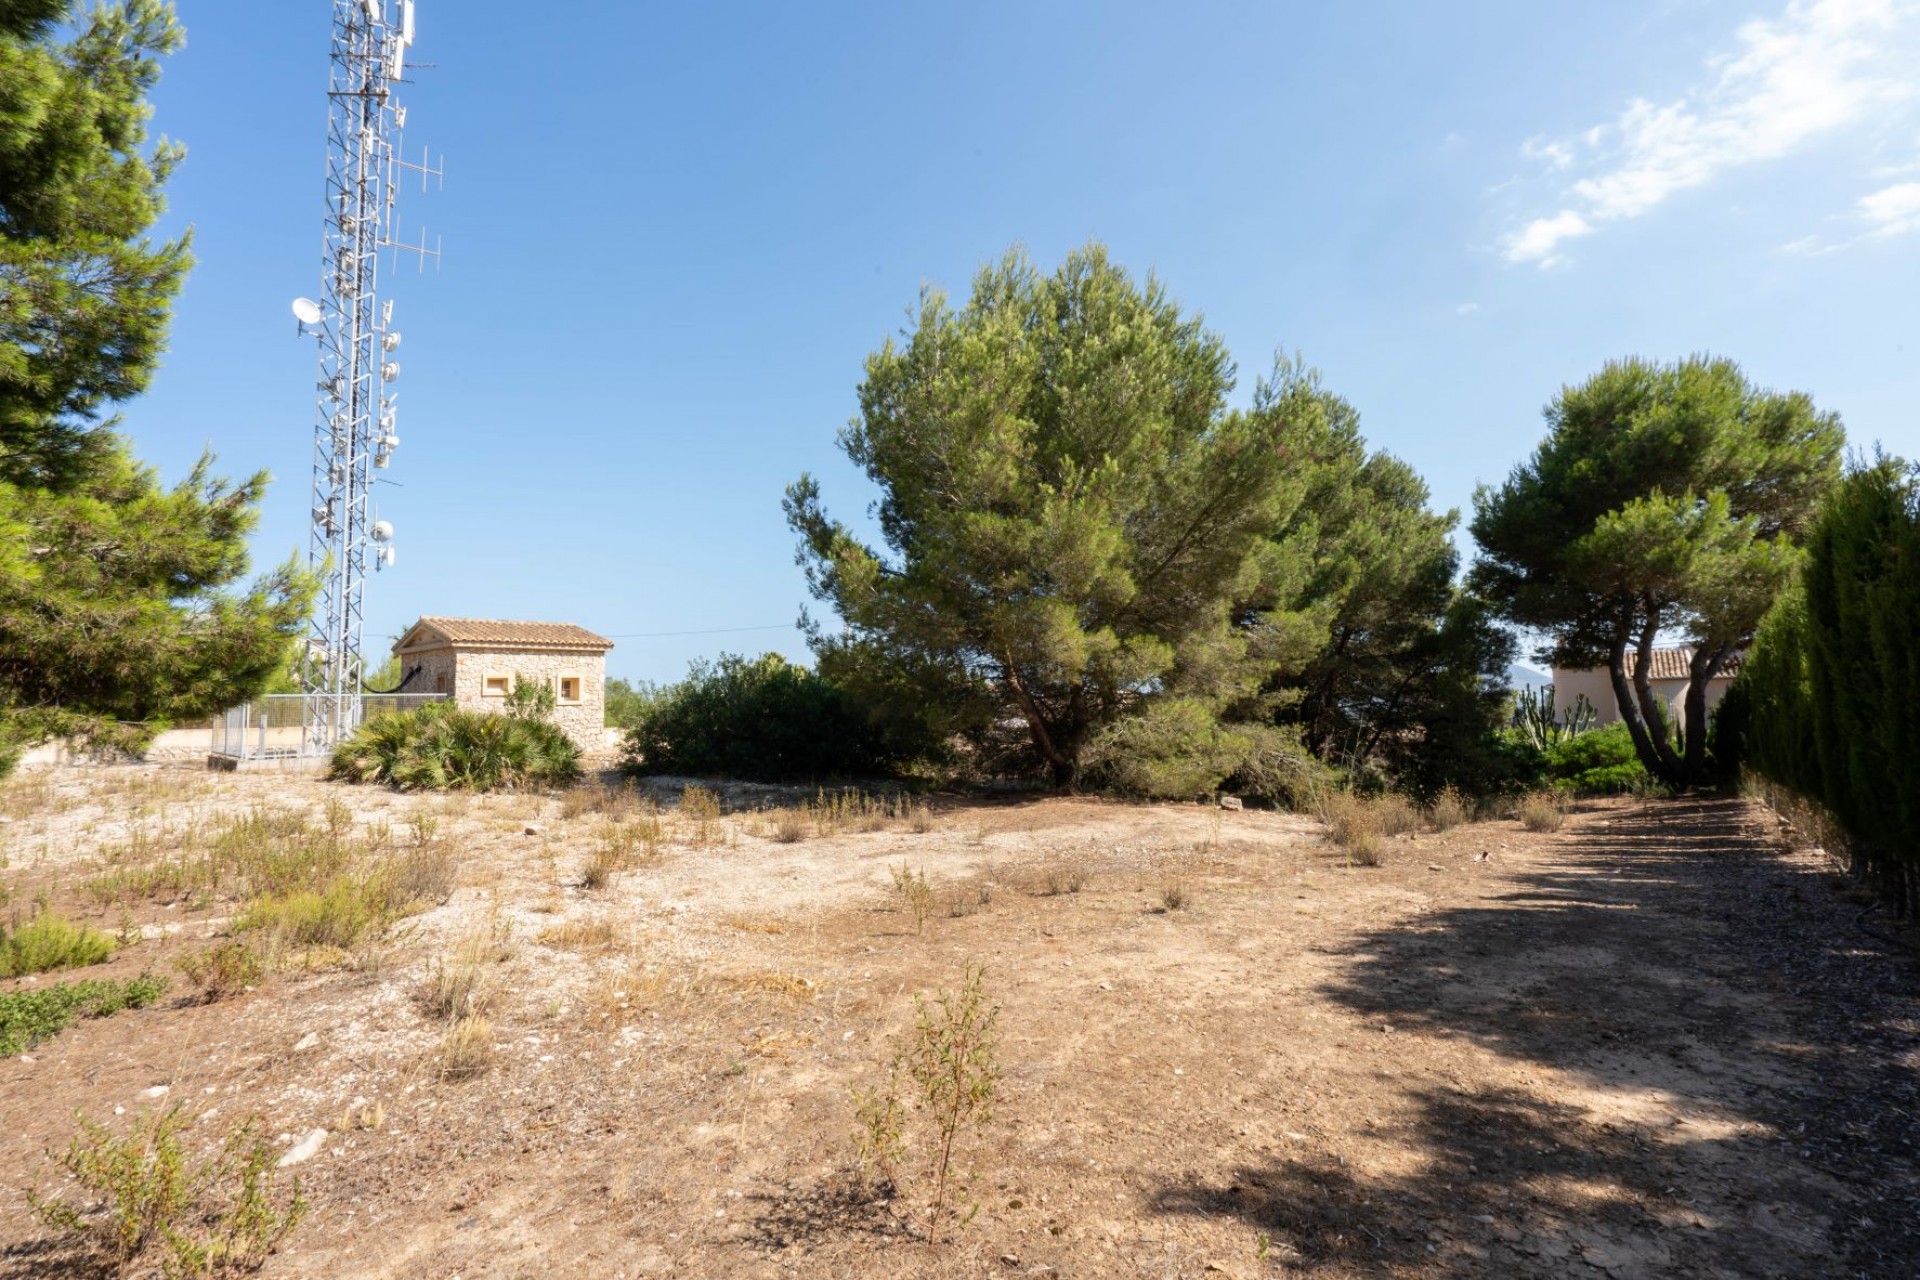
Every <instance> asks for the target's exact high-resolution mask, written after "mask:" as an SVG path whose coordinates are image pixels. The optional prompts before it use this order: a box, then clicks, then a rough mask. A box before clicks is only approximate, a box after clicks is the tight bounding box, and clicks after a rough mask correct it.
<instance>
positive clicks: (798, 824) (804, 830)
mask: <svg viewBox="0 0 1920 1280" xmlns="http://www.w3.org/2000/svg"><path fill="white" fill-rule="evenodd" d="M810 830H811V824H810V823H809V822H808V821H807V816H806V815H805V814H804V813H801V812H800V811H799V810H798V809H776V810H775V811H774V813H773V817H772V835H773V838H774V839H775V840H776V841H778V842H779V843H781V844H798V843H800V842H801V841H802V840H805V839H806V838H807V836H808V834H809V832H810Z"/></svg>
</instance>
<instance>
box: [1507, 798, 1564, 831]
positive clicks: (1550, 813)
mask: <svg viewBox="0 0 1920 1280" xmlns="http://www.w3.org/2000/svg"><path fill="white" fill-rule="evenodd" d="M1517 816H1518V817H1519V819H1520V825H1521V826H1523V827H1525V828H1526V829H1527V830H1529V831H1535V832H1542V833H1544V832H1549V831H1558V830H1559V829H1560V828H1561V827H1563V826H1565V825H1566V822H1567V808H1566V801H1565V800H1564V799H1563V798H1562V797H1561V796H1560V795H1558V794H1557V793H1555V792H1551V791H1536V792H1535V793H1534V794H1532V795H1530V796H1527V797H1526V798H1524V799H1523V800H1521V801H1520V808H1519V810H1518V815H1517Z"/></svg>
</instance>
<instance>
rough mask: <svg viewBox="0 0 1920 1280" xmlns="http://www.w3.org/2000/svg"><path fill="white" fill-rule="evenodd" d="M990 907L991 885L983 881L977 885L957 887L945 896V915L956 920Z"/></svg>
mask: <svg viewBox="0 0 1920 1280" xmlns="http://www.w3.org/2000/svg"><path fill="white" fill-rule="evenodd" d="M992 905H993V885H992V884H991V883H990V882H988V881H985V880H982V881H980V882H979V883H978V884H971V885H959V886H957V887H956V888H955V889H954V890H953V891H952V892H951V893H949V894H948V895H947V914H948V915H950V916H952V917H953V918H954V919H956V920H957V919H960V918H961V917H963V916H970V915H972V914H973V913H974V912H976V911H983V910H985V909H986V908H987V907H990V906H992Z"/></svg>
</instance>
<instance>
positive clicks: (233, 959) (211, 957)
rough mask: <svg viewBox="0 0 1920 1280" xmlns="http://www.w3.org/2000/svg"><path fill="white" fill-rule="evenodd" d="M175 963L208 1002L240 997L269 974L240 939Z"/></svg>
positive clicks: (258, 956)
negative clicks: (239, 995) (235, 996)
mask: <svg viewBox="0 0 1920 1280" xmlns="http://www.w3.org/2000/svg"><path fill="white" fill-rule="evenodd" d="M175 963H176V965H177V966H178V967H179V969H180V972H181V973H183V974H185V975H186V979H187V981H188V982H191V983H192V984H193V985H194V986H196V987H199V988H200V989H201V992H202V993H203V994H204V995H205V997H206V999H207V1000H208V1002H209V1003H211V1002H212V1001H215V1000H224V999H226V998H227V997H228V996H232V995H238V994H239V993H240V992H242V991H245V990H246V989H247V988H248V987H251V986H253V985H254V984H256V983H258V982H259V981H260V979H261V978H262V977H263V976H264V975H265V974H266V971H267V966H266V961H265V960H264V959H263V958H262V957H261V955H260V953H259V952H257V951H255V950H254V949H253V947H251V946H250V945H248V944H247V943H245V942H243V941H241V940H240V939H238V938H230V939H228V940H227V941H225V942H222V943H220V944H218V945H217V946H214V947H212V948H210V949H208V950H206V951H196V952H193V953H192V954H190V955H187V956H184V957H182V958H181V959H179V960H178V961H176V962H175Z"/></svg>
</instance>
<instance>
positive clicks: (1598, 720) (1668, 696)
mask: <svg viewBox="0 0 1920 1280" xmlns="http://www.w3.org/2000/svg"><path fill="white" fill-rule="evenodd" d="M1732 684H1733V681H1732V679H1730V678H1729V677H1727V676H1719V677H1716V678H1715V679H1713V680H1712V681H1709V682H1708V684H1707V710H1708V711H1712V710H1713V708H1714V707H1715V706H1717V705H1719V702H1720V699H1722V698H1724V697H1726V696H1727V689H1728V688H1729V687H1731V686H1732ZM1583 693H1584V694H1586V695H1587V701H1588V702H1591V703H1592V704H1593V709H1594V723H1595V724H1596V725H1605V724H1613V723H1614V722H1615V721H1617V720H1619V719H1620V704H1619V703H1618V702H1616V701H1614V697H1613V677H1612V676H1610V675H1609V674H1608V673H1607V671H1606V670H1605V669H1604V668H1597V669H1594V670H1588V671H1569V670H1567V669H1565V668H1563V667H1555V668H1554V669H1553V702H1554V706H1555V707H1556V708H1557V709H1558V710H1559V712H1560V714H1561V715H1563V716H1564V715H1565V714H1566V712H1567V709H1568V708H1569V707H1571V706H1573V702H1574V699H1575V698H1576V697H1578V696H1579V695H1580V694H1583ZM1653 696H1654V697H1655V698H1657V699H1658V700H1659V701H1660V702H1661V704H1662V705H1664V706H1665V707H1666V709H1667V714H1668V716H1670V717H1671V718H1672V720H1673V723H1674V724H1676V725H1680V726H1685V724H1686V723H1687V708H1686V696H1687V682H1686V681H1685V680H1655V681H1653Z"/></svg>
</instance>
